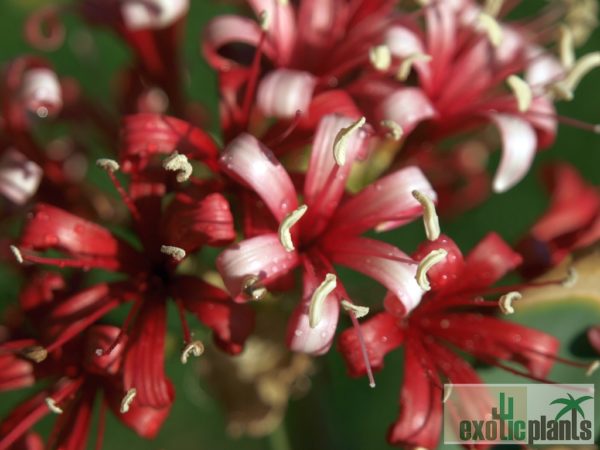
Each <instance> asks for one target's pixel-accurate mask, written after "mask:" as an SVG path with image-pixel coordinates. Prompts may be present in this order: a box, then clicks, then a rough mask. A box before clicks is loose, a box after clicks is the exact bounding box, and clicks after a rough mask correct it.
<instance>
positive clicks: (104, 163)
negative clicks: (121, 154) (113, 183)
mask: <svg viewBox="0 0 600 450" xmlns="http://www.w3.org/2000/svg"><path fill="white" fill-rule="evenodd" d="M96 166H98V167H100V168H101V169H103V170H106V171H108V172H116V171H118V170H119V169H120V168H121V166H120V165H119V163H118V162H117V161H115V160H114V159H109V158H100V159H97V160H96Z"/></svg>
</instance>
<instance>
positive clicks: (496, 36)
mask: <svg viewBox="0 0 600 450" xmlns="http://www.w3.org/2000/svg"><path fill="white" fill-rule="evenodd" d="M478 27H479V29H480V30H481V31H484V32H485V33H486V34H487V37H488V39H489V41H490V43H491V44H492V45H493V46H494V47H498V46H499V45H500V44H501V43H502V27H501V26H500V24H499V23H498V22H497V21H496V19H494V18H493V17H492V16H490V15H489V14H486V13H481V14H479V18H478Z"/></svg>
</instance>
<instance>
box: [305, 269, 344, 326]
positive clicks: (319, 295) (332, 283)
mask: <svg viewBox="0 0 600 450" xmlns="http://www.w3.org/2000/svg"><path fill="white" fill-rule="evenodd" d="M336 286H337V278H336V276H335V275H334V274H332V273H328V274H327V275H325V280H323V282H322V283H321V284H320V285H319V286H318V287H317V288H316V289H315V292H314V293H313V295H312V297H311V299H310V306H309V308H308V323H309V325H310V327H311V328H315V327H316V326H317V325H318V324H319V322H320V321H321V318H322V317H323V306H324V305H325V300H326V299H327V296H328V295H329V294H331V293H332V292H333V291H334V289H335V288H336Z"/></svg>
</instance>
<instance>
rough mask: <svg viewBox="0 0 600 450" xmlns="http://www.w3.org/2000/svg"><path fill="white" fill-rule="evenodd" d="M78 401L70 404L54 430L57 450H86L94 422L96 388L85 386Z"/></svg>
mask: <svg viewBox="0 0 600 450" xmlns="http://www.w3.org/2000/svg"><path fill="white" fill-rule="evenodd" d="M78 394H79V395H80V397H79V398H77V399H76V400H72V401H70V402H69V404H68V406H67V408H66V410H65V411H64V412H63V414H61V415H60V416H59V417H58V420H57V421H56V423H55V425H54V429H53V430H52V435H54V436H56V444H55V445H56V449H57V450H84V449H85V448H86V446H87V445H86V444H87V437H88V433H89V430H90V423H91V420H92V412H93V411H92V410H93V407H94V398H95V396H96V388H95V387H94V386H93V385H90V386H87V385H84V386H83V389H82V392H80V393H78Z"/></svg>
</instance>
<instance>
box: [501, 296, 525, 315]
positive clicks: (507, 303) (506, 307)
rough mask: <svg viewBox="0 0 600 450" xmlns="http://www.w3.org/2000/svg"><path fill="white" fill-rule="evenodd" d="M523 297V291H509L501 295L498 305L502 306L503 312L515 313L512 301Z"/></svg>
mask: <svg viewBox="0 0 600 450" xmlns="http://www.w3.org/2000/svg"><path fill="white" fill-rule="evenodd" d="M522 297H523V296H522V295H521V293H520V292H517V291H512V292H508V293H507V294H504V295H503V296H502V297H500V300H498V306H499V307H500V311H502V314H514V312H515V309H514V308H513V306H512V302H514V301H516V300H520V299H521V298H522Z"/></svg>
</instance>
